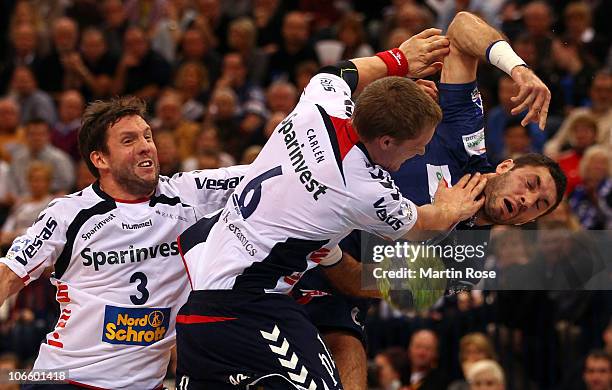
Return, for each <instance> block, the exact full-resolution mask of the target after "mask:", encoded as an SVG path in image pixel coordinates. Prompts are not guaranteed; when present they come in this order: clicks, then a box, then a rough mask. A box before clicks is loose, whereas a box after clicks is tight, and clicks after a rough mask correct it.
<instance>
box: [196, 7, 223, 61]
mask: <svg viewBox="0 0 612 390" xmlns="http://www.w3.org/2000/svg"><path fill="white" fill-rule="evenodd" d="M194 3H195V9H196V12H197V17H196V19H195V22H194V27H196V28H200V29H207V30H210V33H211V36H212V38H213V41H212V42H211V43H212V47H214V48H215V49H217V50H218V51H219V52H221V53H225V51H226V49H227V48H226V46H225V44H226V42H227V32H228V26H229V22H230V18H229V17H228V16H227V15H225V14H224V13H223V11H222V9H221V4H220V1H219V0H195V2H194Z"/></svg>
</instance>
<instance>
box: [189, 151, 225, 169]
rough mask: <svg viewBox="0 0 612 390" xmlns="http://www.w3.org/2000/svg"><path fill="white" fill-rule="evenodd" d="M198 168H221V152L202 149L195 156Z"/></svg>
mask: <svg viewBox="0 0 612 390" xmlns="http://www.w3.org/2000/svg"><path fill="white" fill-rule="evenodd" d="M195 161H196V164H197V165H196V169H216V168H220V166H219V164H220V160H219V152H215V151H202V152H199V153H198V154H197V156H196V157H195Z"/></svg>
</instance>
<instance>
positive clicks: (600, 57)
mask: <svg viewBox="0 0 612 390" xmlns="http://www.w3.org/2000/svg"><path fill="white" fill-rule="evenodd" d="M592 22H593V15H592V11H591V7H590V5H589V4H587V3H586V2H583V1H577V2H571V3H569V4H567V6H565V10H564V12H563V23H564V25H565V34H566V39H567V40H568V42H572V43H573V44H574V45H576V46H577V47H578V50H580V51H581V52H583V53H585V55H586V56H587V60H588V61H589V62H590V63H591V64H592V65H595V64H599V65H601V64H603V63H605V60H606V54H607V49H608V47H609V46H610V42H609V38H608V39H606V37H604V36H602V35H600V34H599V33H598V32H596V31H595V30H594V29H593V23H592Z"/></svg>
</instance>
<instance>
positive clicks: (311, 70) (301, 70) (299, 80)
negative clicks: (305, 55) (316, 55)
mask: <svg viewBox="0 0 612 390" xmlns="http://www.w3.org/2000/svg"><path fill="white" fill-rule="evenodd" d="M318 71H319V65H318V64H317V63H316V62H314V61H306V62H302V63H301V64H299V65H298V67H297V69H296V71H295V86H296V90H297V91H303V90H304V89H305V88H306V86H307V85H308V83H309V82H310V79H311V78H312V77H313V76H314V75H316V74H317V72H318Z"/></svg>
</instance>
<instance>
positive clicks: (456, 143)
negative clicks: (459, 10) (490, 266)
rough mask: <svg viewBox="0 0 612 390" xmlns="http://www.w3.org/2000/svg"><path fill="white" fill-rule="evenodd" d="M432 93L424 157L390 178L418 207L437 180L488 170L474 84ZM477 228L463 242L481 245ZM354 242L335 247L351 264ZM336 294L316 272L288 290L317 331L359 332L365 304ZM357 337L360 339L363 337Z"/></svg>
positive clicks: (454, 239)
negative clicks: (433, 116)
mask: <svg viewBox="0 0 612 390" xmlns="http://www.w3.org/2000/svg"><path fill="white" fill-rule="evenodd" d="M438 90H439V98H440V101H439V103H440V107H441V108H442V113H443V119H442V122H441V123H440V124H439V125H438V126H437V128H436V131H435V133H434V136H433V138H432V140H431V142H430V143H429V144H427V146H426V149H425V154H424V155H423V156H415V157H413V158H411V159H410V160H408V161H406V162H405V163H404V164H403V165H402V166H401V168H400V169H399V170H398V172H395V173H393V174H392V175H391V176H392V178H393V180H394V181H395V184H396V185H397V187H398V188H399V189H400V191H401V192H402V194H403V196H404V197H405V198H407V199H410V200H411V201H412V202H413V203H415V204H416V205H419V206H421V205H424V204H427V203H431V200H432V199H433V196H434V194H435V192H436V189H437V188H438V182H439V181H440V180H441V179H444V180H446V182H447V183H450V184H451V185H452V184H455V183H457V181H459V179H461V177H462V176H463V175H465V174H467V173H475V172H481V173H487V172H492V171H493V167H492V166H491V164H490V163H489V162H488V160H487V154H486V148H485V132H484V114H483V107H482V100H481V97H480V92H479V91H478V87H477V85H476V82H475V81H474V82H471V83H466V84H439V85H438ZM467 228H468V227H467V226H466V225H465V224H459V225H458V226H457V229H459V230H465V229H467ZM482 229H486V230H488V228H486V227H485V228H478V227H475V228H470V230H474V234H473V235H472V237H471V238H470V237H469V235H467V240H469V241H479V242H480V241H482V238H483V235H482V234H480V232H477V230H482ZM360 238H361V234H360V232H357V231H354V232H353V233H352V234H351V235H349V236H347V237H346V238H345V239H344V240H343V241H341V243H340V247H341V248H342V249H343V250H344V251H346V252H347V253H350V254H351V255H352V256H353V257H355V258H356V259H357V260H361V250H360V247H361V245H360ZM459 239H460V240H461V241H462V243H464V240H466V235H465V234H461V236H460V237H458V234H456V233H451V234H450V235H449V236H448V237H447V238H446V239H445V240H444V243H450V244H457V243H458V240H459ZM483 262H484V259H483V258H480V259H473V260H472V261H470V262H469V264H467V263H464V264H463V266H471V267H474V268H476V269H479V268H482V265H483ZM445 263H446V265H447V267H451V266H454V267H455V269H457V268H460V267H459V266H458V265H456V264H454V261H453V259H445ZM476 282H477V280H462V281H457V280H451V281H449V288H451V289H453V288H462V287H463V286H469V285H471V284H474V283H476ZM338 295H339V293H338V292H337V291H336V290H335V289H334V288H333V287H332V286H331V285H330V283H329V281H328V280H327V279H326V278H325V275H323V273H322V270H320V269H318V268H317V269H314V270H312V271H311V272H307V273H306V274H305V275H304V276H303V277H302V280H301V281H300V283H299V284H298V285H297V287H296V289H295V291H294V296H298V297H299V298H298V301H300V302H302V303H304V304H305V305H306V310H307V311H308V313H309V315H310V316H311V319H312V321H313V322H314V324H315V325H316V326H317V327H319V329H321V330H325V329H332V328H336V329H344V330H347V331H351V332H353V333H360V330H362V329H363V327H362V326H361V325H362V323H363V322H362V321H363V318H359V317H360V316H356V315H355V314H356V313H358V314H360V315H361V316H363V315H365V313H366V312H367V308H368V305H369V303H370V302H371V300H369V299H360V298H353V297H347V296H342V295H341V294H340V296H339V297H338ZM332 297H333V298H332ZM340 301H342V302H340ZM331 306H335V307H336V309H335V310H334V309H333V308H332V307H331ZM361 338H362V340H364V335H363V333H361Z"/></svg>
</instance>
